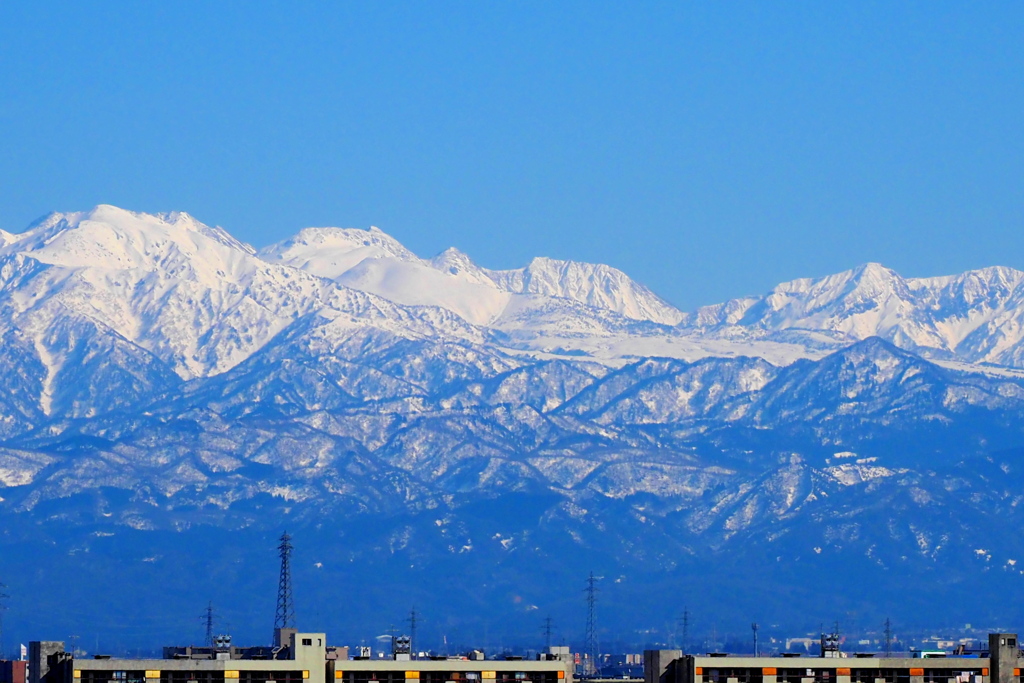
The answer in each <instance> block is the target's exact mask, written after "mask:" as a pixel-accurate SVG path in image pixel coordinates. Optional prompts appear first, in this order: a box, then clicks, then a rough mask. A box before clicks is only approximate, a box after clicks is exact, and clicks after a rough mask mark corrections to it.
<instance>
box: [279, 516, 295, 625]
mask: <svg viewBox="0 0 1024 683" xmlns="http://www.w3.org/2000/svg"><path fill="white" fill-rule="evenodd" d="M277 549H278V550H279V551H281V578H280V579H278V582H277V612H276V613H275V614H274V631H275V632H276V631H277V629H279V628H295V601H294V600H293V598H292V560H291V558H292V537H291V536H289V535H288V532H287V531H286V532H284V533H283V534H281V544H280V545H279V546H277Z"/></svg>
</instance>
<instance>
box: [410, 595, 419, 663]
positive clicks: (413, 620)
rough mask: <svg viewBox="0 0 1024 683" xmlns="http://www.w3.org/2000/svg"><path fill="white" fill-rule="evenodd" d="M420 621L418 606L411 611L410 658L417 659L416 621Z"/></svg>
mask: <svg viewBox="0 0 1024 683" xmlns="http://www.w3.org/2000/svg"><path fill="white" fill-rule="evenodd" d="M417 621H419V618H418V615H417V614H416V608H415V607H413V608H412V610H411V611H410V612H409V659H416V622H417Z"/></svg>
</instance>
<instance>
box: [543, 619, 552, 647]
mask: <svg viewBox="0 0 1024 683" xmlns="http://www.w3.org/2000/svg"><path fill="white" fill-rule="evenodd" d="M544 651H545V652H551V616H550V615H549V616H548V617H547V618H546V619H544Z"/></svg>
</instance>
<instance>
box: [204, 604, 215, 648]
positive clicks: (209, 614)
mask: <svg viewBox="0 0 1024 683" xmlns="http://www.w3.org/2000/svg"><path fill="white" fill-rule="evenodd" d="M202 619H203V622H204V623H205V624H206V647H213V624H214V623H215V622H216V620H217V618H216V616H214V613H213V602H212V601H211V602H209V603H207V605H206V609H205V610H203V616H202Z"/></svg>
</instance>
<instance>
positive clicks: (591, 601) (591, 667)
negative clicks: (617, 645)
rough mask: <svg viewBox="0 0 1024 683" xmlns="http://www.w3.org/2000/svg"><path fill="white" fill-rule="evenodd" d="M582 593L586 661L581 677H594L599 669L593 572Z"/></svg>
mask: <svg viewBox="0 0 1024 683" xmlns="http://www.w3.org/2000/svg"><path fill="white" fill-rule="evenodd" d="M583 591H584V592H585V593H586V594H587V642H586V647H587V649H586V654H587V659H586V661H585V662H584V663H583V675H584V676H596V675H597V674H598V673H599V672H600V669H601V668H600V667H599V666H598V665H597V654H598V653H597V616H596V610H595V606H596V605H597V579H595V578H594V572H590V576H589V577H588V578H587V587H586V588H584V589H583Z"/></svg>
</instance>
